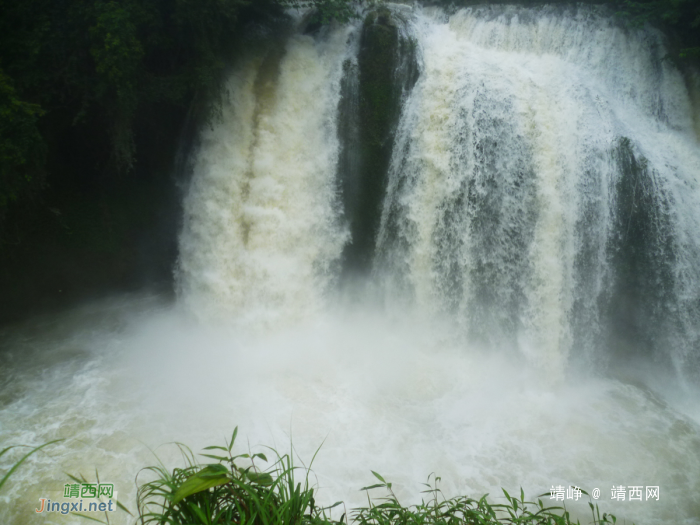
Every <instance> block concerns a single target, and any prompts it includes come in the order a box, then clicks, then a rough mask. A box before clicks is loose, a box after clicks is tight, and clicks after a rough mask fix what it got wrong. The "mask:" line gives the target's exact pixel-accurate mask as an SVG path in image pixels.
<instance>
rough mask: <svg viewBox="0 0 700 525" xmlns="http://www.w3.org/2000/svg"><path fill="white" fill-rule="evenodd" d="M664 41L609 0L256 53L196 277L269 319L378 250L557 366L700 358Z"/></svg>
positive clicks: (683, 171)
mask: <svg viewBox="0 0 700 525" xmlns="http://www.w3.org/2000/svg"><path fill="white" fill-rule="evenodd" d="M666 53H667V52H666V49H665V47H664V42H663V37H662V35H661V34H660V33H658V32H656V31H654V30H652V29H645V30H634V31H632V30H628V29H625V28H623V27H622V26H621V24H620V23H619V22H618V21H616V20H615V19H614V18H613V17H611V16H609V14H607V12H606V11H604V10H603V9H601V8H595V7H589V6H586V7H561V6H558V7H551V6H549V7H548V6H544V7H540V8H536V9H529V8H524V7H514V6H487V7H474V8H469V9H462V10H459V11H456V12H454V13H452V14H450V13H447V12H446V11H444V10H442V9H438V8H416V9H414V10H413V11H411V10H410V9H407V8H405V7H399V6H395V7H393V8H392V10H391V11H390V10H389V9H387V8H383V10H380V11H373V12H371V13H370V15H369V16H367V17H366V18H365V20H364V22H363V24H362V27H360V26H359V25H358V24H355V25H351V26H349V27H346V28H335V29H333V30H327V31H325V32H324V33H323V34H321V35H317V36H316V37H312V36H308V35H305V36H302V35H296V36H292V37H290V38H288V39H287V40H286V41H285V42H284V43H281V44H280V43H278V44H277V46H276V47H275V46H272V50H270V49H268V50H267V51H266V52H264V53H263V52H259V53H257V54H252V56H249V57H248V58H247V59H246V60H243V61H242V63H241V64H238V65H237V66H236V68H235V70H234V73H233V74H232V75H231V78H230V80H229V84H228V86H227V90H228V97H229V98H228V99H227V101H226V103H225V105H224V108H223V117H222V119H221V120H220V121H218V122H216V123H215V124H214V125H213V126H212V127H211V128H210V129H206V130H205V131H204V132H203V134H202V140H201V142H202V145H201V147H200V149H199V151H198V153H197V155H196V159H195V176H194V178H193V181H192V184H191V188H190V190H189V193H188V195H187V199H186V201H185V222H184V230H183V233H182V237H181V243H180V244H181V259H180V274H179V282H180V283H181V288H182V292H181V297H182V298H183V299H184V301H186V302H187V303H189V304H191V305H192V306H193V308H194V309H195V311H197V312H199V313H200V314H202V315H204V316H205V317H206V316H216V315H221V314H222V313H223V314H225V316H228V317H229V318H230V319H237V320H239V321H241V322H242V324H244V325H250V324H251V323H252V322H257V321H261V322H263V321H264V323H263V324H265V323H267V325H269V324H270V323H276V322H279V321H280V320H282V319H287V320H291V319H298V318H300V317H304V316H309V315H312V313H313V312H318V311H320V310H322V309H323V308H324V305H327V304H328V301H329V297H331V296H332V295H333V290H334V289H335V285H334V283H336V282H337V277H338V275H339V274H340V273H342V271H343V267H345V268H346V269H347V268H354V269H357V268H358V267H359V268H372V275H371V276H368V275H367V274H366V271H365V272H364V275H365V277H362V279H364V280H365V281H367V282H371V283H373V286H374V288H375V290H380V295H381V296H383V301H384V302H385V304H391V303H397V302H401V301H403V303H410V304H411V305H413V307H416V308H418V309H419V310H420V311H421V312H422V315H426V316H429V317H433V318H436V319H437V318H438V317H440V318H444V317H449V318H450V319H453V320H454V323H455V324H456V325H457V326H459V327H460V330H461V331H462V333H463V334H464V336H465V337H466V338H467V340H469V341H470V342H471V343H472V344H478V345H481V346H485V347H487V348H495V349H499V350H503V349H509V351H515V352H516V354H517V355H523V356H525V357H526V358H527V359H528V360H529V361H530V362H531V363H534V364H535V365H536V366H538V367H541V368H543V369H546V370H549V371H551V372H552V373H554V374H558V375H560V374H561V373H562V372H563V371H564V370H565V368H566V367H567V365H568V363H570V362H579V363H585V364H588V365H604V366H607V365H612V366H628V365H629V361H633V360H635V359H637V358H639V357H640V356H641V357H643V358H644V359H646V360H650V361H651V362H653V363H656V364H657V365H659V366H660V367H663V368H664V369H668V370H675V373H676V374H677V375H679V376H683V377H693V376H695V377H697V375H698V369H699V367H698V364H699V363H700V358H699V357H698V356H700V349H699V345H700V335H699V330H700V265H698V264H697V261H698V260H700V240H699V239H698V233H697V232H698V231H700V189H699V188H698V173H700V148H699V147H698V134H697V127H698V120H699V119H698V100H697V97H698V95H697V92H698V89H697V80H696V78H695V77H693V76H692V75H691V74H689V75H686V77H684V76H683V74H681V72H679V71H678V70H677V69H676V68H675V67H674V66H673V65H672V63H671V62H670V61H669V60H666V58H665V57H666ZM383 87H385V91H382V88H383ZM361 275H362V274H361ZM353 283H355V284H353V285H352V286H355V285H356V283H357V280H355V281H353Z"/></svg>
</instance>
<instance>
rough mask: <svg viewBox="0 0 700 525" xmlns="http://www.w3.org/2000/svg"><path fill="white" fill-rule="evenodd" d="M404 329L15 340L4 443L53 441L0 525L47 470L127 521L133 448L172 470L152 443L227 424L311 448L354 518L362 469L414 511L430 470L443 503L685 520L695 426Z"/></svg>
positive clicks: (27, 508) (337, 318) (50, 518)
mask: <svg viewBox="0 0 700 525" xmlns="http://www.w3.org/2000/svg"><path fill="white" fill-rule="evenodd" d="M409 318H410V315H406V316H405V317H404V318H403V319H402V320H397V319H390V318H389V317H387V316H384V315H380V314H377V313H376V312H371V311H370V310H369V309H365V310H363V311H355V312H348V311H344V312H338V313H332V314H328V315H326V316H323V317H321V318H318V319H317V320H316V321H314V322H310V323H308V324H305V325H299V326H297V327H296V328H294V329H287V330H281V331H279V332H277V333H270V334H268V335H267V336H260V335H258V336H254V337H244V336H241V335H239V334H237V333H235V332H233V331H232V330H231V329H229V328H222V327H219V328H216V327H212V326H209V327H203V326H201V325H199V324H198V323H197V322H196V321H194V320H193V319H192V318H190V317H189V316H187V315H185V314H183V313H182V312H181V311H180V310H179V309H177V308H173V307H171V306H168V305H161V304H158V301H156V300H154V299H153V298H133V297H131V298H127V299H123V300H121V301H110V302H105V303H103V304H101V305H92V306H90V307H89V308H85V309H82V310H78V311H75V312H71V313H69V314H65V315H63V316H59V317H57V318H53V319H51V320H50V321H46V320H45V321H35V322H32V323H28V324H27V325H26V326H24V327H23V328H21V329H15V330H14V331H13V332H11V333H9V334H5V337H4V340H3V343H4V346H6V347H7V346H9V347H11V348H14V349H15V350H14V352H13V353H12V354H11V359H12V360H11V365H10V366H9V367H8V366H6V367H3V378H2V379H3V389H2V392H1V393H0V395H2V406H1V407H0V421H2V427H1V430H2V437H3V443H4V444H5V443H8V444H9V443H27V444H38V443H42V442H45V441H48V440H51V439H56V438H67V441H66V442H64V443H62V444H58V445H55V446H53V447H51V448H50V449H48V450H47V454H46V455H43V454H39V455H36V456H34V457H32V458H31V460H30V461H28V462H27V464H25V466H24V467H23V468H22V469H21V470H19V471H18V472H16V473H15V475H13V477H12V480H11V482H10V485H9V487H7V490H6V491H5V492H4V493H3V494H2V495H0V498H2V499H1V501H3V502H4V504H3V505H2V510H0V520H1V521H2V522H3V523H13V524H24V523H27V524H29V523H36V522H37V520H38V519H39V518H38V517H37V516H35V515H34V509H35V508H36V507H37V506H38V500H39V498H40V497H47V495H48V497H51V495H50V492H49V491H56V492H53V493H52V494H58V492H61V491H62V488H63V484H64V483H66V482H68V481H69V480H68V479H67V478H66V476H65V475H63V472H69V473H77V472H80V473H82V474H84V475H85V476H86V477H90V476H91V473H92V472H93V471H94V469H95V468H97V469H98V471H99V474H100V477H101V479H103V480H105V481H109V482H113V483H114V484H115V487H116V489H117V490H118V491H119V495H120V499H121V500H122V501H124V502H125V503H127V504H128V506H129V507H130V508H131V509H133V508H134V506H135V503H134V497H135V489H134V483H133V481H134V476H135V475H136V473H137V472H138V470H139V469H140V468H142V467H143V466H146V465H150V464H153V463H154V462H155V458H154V456H152V455H151V453H150V451H149V449H148V447H151V448H153V449H154V450H155V451H156V453H157V454H158V455H159V456H160V457H161V458H162V459H163V460H164V461H166V463H167V464H168V465H170V466H176V465H179V464H180V463H179V461H178V456H177V454H175V450H174V447H173V446H167V445H163V444H164V443H168V442H172V441H180V442H183V443H186V444H188V445H190V446H191V447H192V448H193V450H195V451H196V452H199V451H200V449H201V448H202V447H204V446H206V445H210V444H221V443H223V440H224V438H225V437H226V436H228V435H230V432H231V431H232V429H233V427H234V426H235V425H239V426H240V436H241V438H239V440H238V443H239V447H241V448H245V447H246V446H248V445H250V446H251V447H252V448H253V449H255V447H257V446H259V445H270V446H274V447H275V448H276V449H277V450H279V451H281V452H286V451H288V450H289V447H290V441H293V444H294V448H295V451H296V452H297V454H298V455H299V457H300V458H301V459H302V460H304V461H306V462H308V461H310V459H311V457H312V456H313V453H314V451H315V450H316V449H317V447H321V450H320V453H319V455H318V457H317V459H316V463H315V464H314V466H313V471H314V473H315V476H316V478H317V481H318V486H319V488H320V492H319V501H320V502H323V503H328V504H330V503H332V502H334V501H337V500H339V499H343V500H344V501H345V502H346V503H347V504H349V505H361V504H363V503H364V495H363V493H360V492H359V491H358V489H359V488H360V487H362V486H365V485H367V484H368V482H369V481H371V474H370V472H369V470H370V469H372V470H375V471H378V472H380V473H381V474H382V475H383V476H385V477H386V478H387V479H389V480H391V481H393V482H394V486H395V489H396V490H397V495H398V497H399V498H400V500H401V501H402V502H403V503H410V502H415V501H416V499H417V496H418V493H419V491H420V490H422V489H421V483H422V482H424V481H425V480H426V478H427V476H428V475H429V474H430V473H432V472H435V473H437V474H438V475H440V476H442V478H443V480H444V481H443V483H442V487H443V489H444V490H445V492H446V494H447V495H456V494H470V495H473V496H481V495H482V494H484V493H487V492H488V493H491V494H492V495H494V496H495V498H496V499H498V495H499V494H500V487H504V488H506V489H507V490H509V491H517V490H518V488H519V487H521V486H522V487H523V488H524V489H525V491H526V494H527V495H528V496H529V497H534V496H537V495H538V494H542V493H544V492H548V491H549V489H550V487H551V486H552V485H564V486H566V485H568V484H572V485H574V484H576V485H579V486H580V487H582V488H584V489H586V490H588V491H589V492H590V491H591V490H592V489H593V488H595V487H598V488H600V489H601V492H602V498H601V500H600V502H599V503H600V504H601V506H602V508H603V510H604V511H608V512H613V513H616V514H617V515H618V516H619V517H624V518H626V519H627V520H629V521H635V522H636V523H643V524H662V523H698V521H697V516H698V515H700V501H699V500H698V496H697V494H698V491H699V489H700V475H699V473H700V427H699V426H698V424H697V421H694V420H692V419H690V418H689V417H687V416H683V415H682V414H681V413H679V412H677V411H675V410H674V409H673V408H672V407H670V406H669V405H668V404H667V403H665V402H664V401H662V400H660V399H659V398H658V397H657V396H656V395H655V394H653V393H652V392H650V391H649V390H647V389H645V388H643V387H640V386H636V385H631V384H624V383H620V382H617V381H614V380H602V379H594V378H589V377H585V376H579V375H576V374H574V373H572V374H571V375H570V376H569V377H568V378H567V379H566V380H565V381H564V382H555V383H553V382H552V381H551V380H549V378H548V377H547V376H545V375H543V374H542V373H541V372H538V371H536V370H532V369H529V368H528V367H527V365H525V364H524V363H522V362H517V361H513V360H507V359H504V358H502V357H501V356H499V355H494V354H493V353H491V354H486V353H483V352H480V351H479V350H477V349H473V348H465V347H464V346H463V345H461V344H460V343H459V342H458V339H456V338H451V337H450V335H449V334H450V331H449V327H446V326H442V327H437V326H435V325H432V326H427V325H426V324H425V323H421V321H420V319H415V318H414V319H409ZM37 334H38V335H37ZM20 350H21V353H20ZM5 355H7V354H5ZM261 450H262V449H261ZM202 459H205V458H202ZM612 485H625V486H628V485H658V486H660V487H661V498H660V500H659V501H643V502H629V501H626V502H620V503H617V502H611V501H610V488H611V487H612ZM61 494H62V492H61ZM568 506H569V507H570V509H571V510H573V511H574V512H576V511H577V509H578V510H580V511H583V512H584V516H585V511H586V508H585V507H583V506H576V505H574V504H573V503H571V502H568ZM118 519H119V518H118V516H117V515H114V516H112V520H113V522H115V523H119V521H118ZM122 519H124V516H122ZM41 520H42V523H68V522H71V521H70V520H69V519H67V518H66V517H63V516H60V515H43V516H41ZM115 520H116V521H115Z"/></svg>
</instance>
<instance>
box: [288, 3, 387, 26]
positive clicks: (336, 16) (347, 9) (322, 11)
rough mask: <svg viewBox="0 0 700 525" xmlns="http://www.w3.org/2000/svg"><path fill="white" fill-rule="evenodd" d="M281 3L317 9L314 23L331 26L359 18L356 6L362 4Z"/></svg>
mask: <svg viewBox="0 0 700 525" xmlns="http://www.w3.org/2000/svg"><path fill="white" fill-rule="evenodd" d="M280 3H281V4H282V5H284V6H286V7H296V8H312V9H315V13H314V15H313V19H312V22H316V23H320V24H330V23H332V22H339V23H346V22H349V21H350V20H352V19H353V18H357V17H358V15H357V10H356V8H355V6H356V5H357V4H359V3H360V2H359V1H358V0H280ZM370 3H375V2H370Z"/></svg>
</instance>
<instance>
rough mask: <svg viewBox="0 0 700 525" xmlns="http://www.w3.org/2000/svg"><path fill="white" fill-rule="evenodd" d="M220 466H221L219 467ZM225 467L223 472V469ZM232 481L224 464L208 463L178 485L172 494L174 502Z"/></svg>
mask: <svg viewBox="0 0 700 525" xmlns="http://www.w3.org/2000/svg"><path fill="white" fill-rule="evenodd" d="M217 467H220V468H217ZM221 469H223V472H222V471H221ZM230 481H231V477H230V475H229V474H228V471H227V470H226V467H224V466H223V465H208V466H206V467H204V468H203V469H202V470H200V471H199V472H197V473H196V474H193V475H192V476H190V477H189V478H187V479H186V480H185V482H184V483H183V484H182V485H180V486H179V487H178V489H177V490H176V491H175V494H174V495H173V496H172V502H173V503H174V504H176V503H179V502H180V501H182V500H183V499H184V498H186V497H187V496H191V495H192V494H197V493H198V492H202V491H204V490H207V489H210V488H212V487H218V486H219V485H225V484H226V483H229V482H230Z"/></svg>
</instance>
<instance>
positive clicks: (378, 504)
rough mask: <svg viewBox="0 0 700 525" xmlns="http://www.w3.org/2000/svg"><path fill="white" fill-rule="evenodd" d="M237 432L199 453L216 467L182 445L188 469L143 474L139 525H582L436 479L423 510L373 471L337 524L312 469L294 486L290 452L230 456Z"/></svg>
mask: <svg viewBox="0 0 700 525" xmlns="http://www.w3.org/2000/svg"><path fill="white" fill-rule="evenodd" d="M237 431H238V428H236V430H234V432H233V436H232V439H231V441H230V442H228V443H227V444H226V446H225V447H223V446H210V447H206V449H205V450H212V451H221V452H220V453H219V452H217V454H201V455H202V456H205V457H208V458H211V459H215V460H217V461H218V463H215V464H209V465H204V466H202V465H199V464H198V463H197V461H196V460H195V457H194V454H193V453H192V452H191V451H190V449H189V448H187V447H186V446H184V445H182V444H177V446H178V447H179V448H180V451H181V452H182V454H183V457H184V459H185V462H186V464H187V466H186V467H185V468H184V469H178V468H176V469H174V470H173V471H172V472H170V471H169V470H168V469H166V468H165V467H164V466H163V465H162V463H159V465H157V466H153V467H148V468H146V469H144V470H145V471H146V472H148V473H151V474H155V475H156V479H155V480H154V481H151V482H148V483H143V484H142V485H141V486H140V487H139V489H138V506H139V515H140V522H141V524H142V525H145V524H158V525H166V524H168V525H185V524H187V525H200V524H201V525H205V524H206V525H214V524H222V525H223V524H231V523H235V524H237V525H244V524H246V525H342V524H347V523H348V522H349V521H350V519H351V520H352V522H353V523H355V524H357V525H472V524H473V525H476V524H479V525H504V524H509V525H512V524H516V523H517V524H522V525H574V523H576V524H579V522H578V521H576V522H573V521H571V517H570V515H569V513H568V512H567V511H566V509H565V508H563V507H545V505H544V503H543V502H542V500H540V499H538V500H537V501H536V502H531V501H526V500H525V494H524V492H523V490H522V489H521V490H520V497H519V498H518V497H513V496H511V495H510V494H509V493H508V492H507V491H506V490H503V494H504V496H505V499H506V501H507V503H504V504H496V503H490V502H489V500H488V499H487V497H488V495H485V496H483V497H481V498H480V499H478V500H477V499H473V498H469V497H467V496H460V497H456V498H451V499H447V498H445V497H444V496H443V494H442V491H441V490H440V489H439V488H438V483H439V481H440V478H439V477H434V476H432V475H431V476H429V477H428V482H427V483H425V484H424V485H425V487H426V489H425V490H424V491H423V492H422V494H427V495H428V497H427V498H426V499H424V500H423V501H422V502H421V503H420V504H418V505H412V506H403V505H401V504H400V503H399V501H398V498H397V497H396V495H395V494H394V492H393V490H392V484H391V483H390V482H387V481H386V480H385V479H384V477H383V476H381V475H380V474H378V473H377V472H374V471H371V472H372V474H373V475H374V477H375V478H376V480H377V481H378V482H379V483H375V484H373V485H370V486H367V487H363V488H362V489H360V490H364V491H367V502H368V504H367V506H366V507H360V508H355V509H352V510H350V512H349V513H348V512H347V511H346V512H344V513H343V514H342V515H341V517H340V519H338V520H335V519H334V518H332V517H331V515H330V509H332V508H335V507H338V506H344V504H343V503H342V502H336V503H335V504H333V505H331V506H329V507H319V506H318V505H316V502H315V499H314V495H315V492H314V489H313V488H311V487H310V485H309V470H308V469H304V471H305V476H304V482H303V484H302V483H300V482H297V481H296V478H295V471H297V470H298V467H295V466H294V463H293V461H292V456H291V454H289V455H284V456H280V455H279V454H277V452H275V451H274V450H273V452H274V453H275V454H276V456H277V461H276V462H275V463H274V465H272V466H271V467H270V468H268V469H267V470H266V471H264V472H262V471H260V470H259V468H258V467H257V466H256V465H255V460H256V459H258V460H262V461H263V462H267V458H266V457H265V455H264V454H261V453H258V454H238V455H234V454H233V452H232V450H233V445H234V442H235V438H236V434H237ZM221 453H223V455H221ZM314 458H315V456H314ZM241 459H246V460H249V462H250V463H251V464H250V466H247V467H243V466H240V465H239V464H238V462H239V460H241ZM312 463H313V460H312ZM431 478H432V482H431ZM379 488H382V489H385V490H387V491H388V496H386V497H383V498H374V499H373V498H371V497H370V495H369V491H370V490H374V489H379ZM582 492H584V491H582ZM584 493H585V492H584ZM547 495H548V494H547ZM542 496H545V494H543V495H542ZM542 496H540V497H542ZM589 506H590V509H591V512H592V517H593V521H592V523H593V525H603V524H609V523H615V522H616V521H617V518H616V517H615V516H613V515H611V514H603V515H602V516H601V515H600V510H599V509H598V506H597V505H593V504H592V503H589Z"/></svg>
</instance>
